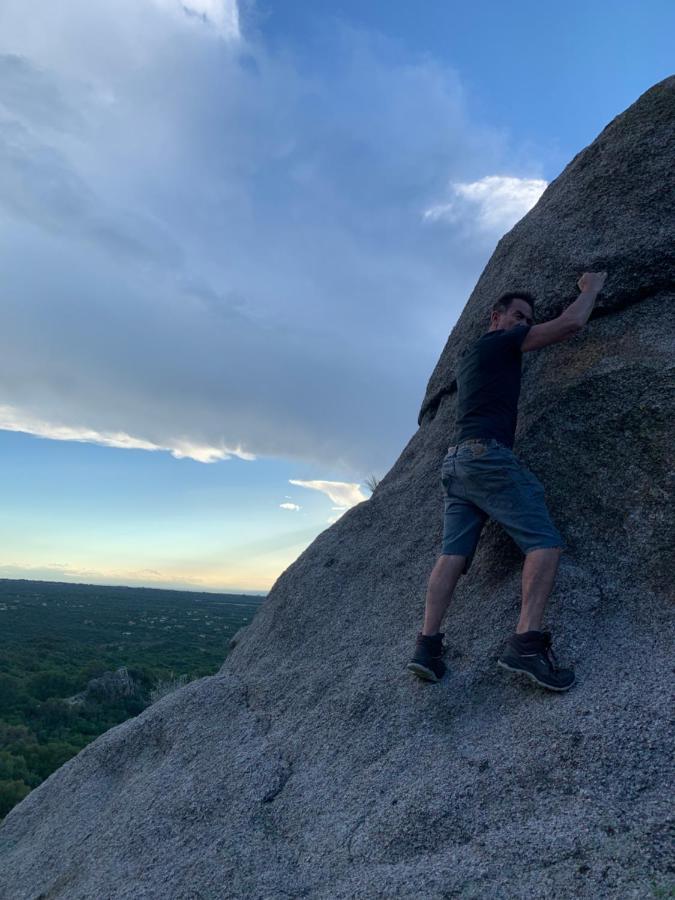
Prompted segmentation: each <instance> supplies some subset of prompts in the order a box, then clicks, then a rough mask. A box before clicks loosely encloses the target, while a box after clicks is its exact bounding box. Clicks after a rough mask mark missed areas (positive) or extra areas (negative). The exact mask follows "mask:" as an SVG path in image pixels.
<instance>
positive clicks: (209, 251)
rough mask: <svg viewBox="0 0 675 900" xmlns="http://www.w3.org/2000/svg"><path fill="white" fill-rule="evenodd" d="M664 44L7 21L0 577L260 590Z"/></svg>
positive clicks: (2, 112)
mask: <svg viewBox="0 0 675 900" xmlns="http://www.w3.org/2000/svg"><path fill="white" fill-rule="evenodd" d="M674 32H675V6H673V5H672V3H670V2H666V0H663V2H661V0H652V2H649V3H644V2H642V3H638V2H609V0H607V2H604V0H603V2H597V0H595V2H594V0H584V2H578V0H571V2H568V3H566V4H564V6H560V5H559V7H556V8H553V7H552V6H549V7H544V6H542V4H541V3H535V2H530V0H523V2H514V3H511V4H497V3H494V2H486V0H474V2H472V3H471V4H467V3H464V4H460V3H456V2H448V0H443V2H442V0H427V2H425V3H424V4H421V5H420V4H412V3H409V2H403V0H386V2H385V0H345V2H339V0H332V2H329V0H312V2H311V3H309V2H307V0H303V2H300V0H285V2H280V0H275V2H273V0H239V2H236V0H182V2H181V0H97V3H95V4H92V3H90V2H89V0H69V2H67V3H59V4H54V3H50V2H47V0H0V310H2V328H1V329H0V342H1V346H2V353H0V458H1V460H2V466H1V467H0V492H1V493H0V495H1V497H2V503H1V504H0V577H3V578H35V579H42V580H50V581H77V582H87V583H92V584H96V583H99V584H128V585H143V586H149V587H153V586H154V587H172V588H180V589H193V590H212V591H231V592H238V591H245V592H251V593H264V592H266V591H268V590H269V589H270V587H271V586H272V585H273V583H274V581H275V580H276V578H277V577H278V576H279V575H280V574H281V573H282V572H283V570H284V569H286V568H287V567H288V566H289V565H290V564H291V563H292V562H293V560H294V559H296V558H297V556H298V555H299V554H300V553H301V552H302V551H303V550H304V549H305V548H306V547H307V546H308V545H309V544H310V543H311V542H312V541H313V539H314V538H315V537H316V536H317V535H318V534H319V533H321V532H322V531H323V530H324V529H326V528H328V527H330V526H331V524H332V523H334V522H335V521H337V519H338V518H339V517H340V516H341V515H342V514H343V513H344V511H345V510H346V509H348V508H350V507H351V506H353V505H354V504H356V503H359V502H367V499H368V497H369V496H370V491H369V489H368V486H367V480H368V479H370V478H372V477H373V476H374V477H375V478H381V477H382V476H384V475H385V474H386V472H387V471H388V470H389V469H390V468H391V467H392V465H393V464H394V463H395V461H396V459H397V458H398V455H399V454H400V452H401V450H402V449H403V447H404V446H405V445H406V443H407V442H408V441H409V439H410V438H411V437H412V435H413V434H414V433H415V431H416V429H417V414H418V411H419V407H420V404H421V402H422V399H423V396H424V392H425V388H426V383H427V380H428V378H429V376H430V374H431V371H432V369H433V367H434V365H435V363H436V361H437V359H438V356H439V355H440V352H441V350H442V348H443V346H444V344H445V341H446V339H447V336H448V334H449V332H450V331H451V329H452V327H453V325H454V323H455V321H456V320H457V318H458V316H459V314H460V312H461V310H462V308H463V306H464V304H465V303H466V300H467V299H468V296H469V294H470V293H471V290H472V289H473V286H474V284H475V282H476V280H477V279H478V277H479V276H480V273H481V271H482V270H483V268H484V266H485V265H486V263H487V261H488V259H489V258H490V255H491V253H492V251H493V250H494V248H495V246H496V244H497V241H498V240H499V238H500V237H501V236H502V235H503V234H504V233H506V232H507V231H509V230H510V228H512V227H513V225H515V223H516V222H517V221H518V220H519V219H520V218H521V217H522V216H523V215H524V214H526V213H527V212H528V210H529V209H531V208H532V206H534V204H535V203H536V202H537V200H538V199H539V197H540V196H541V194H542V192H543V190H544V189H545V188H546V185H547V184H548V183H550V181H551V180H553V179H554V178H555V177H556V176H557V175H559V174H560V172H561V171H562V170H563V169H564V167H565V166H566V165H567V163H568V162H569V161H570V160H571V159H572V157H573V156H574V155H575V154H576V153H578V152H579V151H580V150H582V149H583V148H584V147H585V146H587V145H588V144H589V143H590V142H591V141H592V140H593V139H594V138H595V137H596V136H597V134H598V133H599V132H600V131H601V130H602V129H603V128H604V127H605V126H606V125H607V124H608V123H609V122H610V121H611V119H612V118H614V116H616V115H617V114H619V113H620V112H622V111H623V110H624V109H625V108H626V107H627V106H629V105H630V104H631V103H633V102H634V101H635V100H636V99H637V98H638V97H639V96H640V94H641V93H643V92H644V91H645V90H647V89H648V88H649V87H650V86H651V85H653V84H655V83H656V82H658V81H660V80H662V79H663V78H665V77H667V76H668V75H670V74H672V49H671V47H672V35H673V33H674ZM508 288H509V285H506V284H505V286H504V289H505V290H507V289H508Z"/></svg>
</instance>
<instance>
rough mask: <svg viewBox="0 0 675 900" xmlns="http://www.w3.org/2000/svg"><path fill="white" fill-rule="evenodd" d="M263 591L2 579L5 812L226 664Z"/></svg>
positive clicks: (0, 706)
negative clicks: (171, 694)
mask: <svg viewBox="0 0 675 900" xmlns="http://www.w3.org/2000/svg"><path fill="white" fill-rule="evenodd" d="M263 599H264V596H262V595H260V596H258V595H247V594H241V595H240V594H211V593H201V592H200V593H198V592H192V591H173V590H158V589H155V588H127V587H101V586H98V585H86V584H66V583H53V582H41V581H24V580H13V579H12V580H10V579H0V819H1V818H2V817H4V816H5V815H7V813H8V812H9V811H10V809H12V807H13V806H15V805H16V804H17V803H18V802H19V801H20V800H22V799H23V798H24V797H25V796H26V795H27V794H28V793H29V792H30V791H31V790H33V788H35V787H37V786H38V785H39V784H40V783H41V782H42V781H44V779H45V778H47V777H48V776H49V775H50V774H51V773H52V772H53V771H54V770H55V769H57V768H58V767H59V766H61V765H63V763H65V762H66V761H67V760H68V759H70V758H71V757H72V756H74V755H75V754H76V753H78V752H79V751H80V750H81V749H82V748H83V747H85V746H86V745H87V744H88V743H89V742H90V741H92V740H94V738H96V737H98V735H100V734H102V733H103V732H104V731H106V730H107V729H108V728H112V727H113V726H114V725H118V724H120V723H121V722H123V721H125V720H126V719H128V718H129V717H131V716H135V715H138V713H140V712H141V711H142V710H143V709H145V708H146V707H147V706H148V705H149V704H150V703H152V702H154V701H155V700H156V699H158V698H159V697H160V696H162V695H163V694H164V693H166V692H168V691H170V690H172V689H174V688H175V687H179V686H180V685H181V684H184V683H187V682H188V681H192V680H193V679H195V678H201V677H203V676H205V675H212V674H214V673H215V672H217V671H218V669H219V668H220V666H221V665H222V663H223V660H224V658H225V656H226V655H227V650H228V645H229V641H230V639H231V638H232V636H233V635H234V634H235V632H237V631H238V630H239V629H240V628H242V627H244V626H246V625H247V624H248V623H249V622H250V621H251V619H252V618H253V616H254V615H255V613H256V611H257V609H258V607H259V606H260V603H261V602H262V600H263Z"/></svg>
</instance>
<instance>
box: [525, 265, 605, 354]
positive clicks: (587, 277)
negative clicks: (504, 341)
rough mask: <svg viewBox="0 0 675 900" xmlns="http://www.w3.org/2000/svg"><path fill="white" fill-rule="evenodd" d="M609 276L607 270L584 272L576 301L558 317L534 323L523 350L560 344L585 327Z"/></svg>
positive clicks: (578, 285)
mask: <svg viewBox="0 0 675 900" xmlns="http://www.w3.org/2000/svg"><path fill="white" fill-rule="evenodd" d="M606 278H607V272H584V274H583V275H582V276H581V278H580V279H579V281H578V282H577V287H578V288H579V290H580V291H581V293H580V294H579V296H578V297H577V299H576V300H575V301H574V303H570V305H569V306H568V307H567V309H566V310H564V312H562V313H561V314H560V315H559V316H558V318H557V319H551V320H550V321H549V322H542V323H541V325H533V326H532V328H530V330H529V331H528V333H527V335H526V336H525V340H524V341H523V343H522V344H521V347H520V349H521V351H522V352H523V353H527V352H528V351H530V350H541V348H542V347H548V346H549V344H558V343H560V341H565V340H567V338H570V337H572V335H574V334H577V333H578V332H579V331H581V329H582V328H583V327H584V325H585V324H586V322H588V319H589V317H590V315H591V312H592V311H593V306H594V305H595V300H596V297H597V296H598V294H599V293H600V291H601V290H602V286H603V285H604V283H605V279H606Z"/></svg>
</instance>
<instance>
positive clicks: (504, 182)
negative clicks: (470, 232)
mask: <svg viewBox="0 0 675 900" xmlns="http://www.w3.org/2000/svg"><path fill="white" fill-rule="evenodd" d="M546 187H547V182H546V181H543V180H542V179H541V178H514V177H509V176H503V175H486V176H485V177H484V178H481V179H480V180H479V181H473V182H469V183H466V184H463V183H461V182H458V183H455V184H451V185H450V191H451V198H450V199H449V200H448V201H446V202H443V203H438V204H436V205H434V206H430V207H429V208H428V209H427V210H425V212H424V219H425V220H426V221H427V222H444V223H446V224H452V225H455V224H462V225H464V226H465V227H467V228H471V227H472V226H473V227H477V228H479V229H481V230H483V231H488V232H492V233H494V234H497V235H501V234H503V233H504V232H505V231H507V230H508V229H510V228H512V227H513V226H514V225H515V224H516V222H518V221H519V220H520V219H522V217H523V216H524V215H525V214H526V213H527V212H529V211H530V210H531V209H532V207H533V206H534V205H535V204H536V202H537V201H538V200H539V198H540V197H541V195H542V194H543V193H544V191H545V190H546Z"/></svg>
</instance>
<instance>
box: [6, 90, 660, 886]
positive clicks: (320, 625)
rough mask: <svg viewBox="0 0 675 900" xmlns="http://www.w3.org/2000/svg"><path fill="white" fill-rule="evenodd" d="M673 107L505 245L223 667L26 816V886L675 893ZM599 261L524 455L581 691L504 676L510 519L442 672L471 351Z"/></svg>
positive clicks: (548, 374) (565, 177)
mask: <svg viewBox="0 0 675 900" xmlns="http://www.w3.org/2000/svg"><path fill="white" fill-rule="evenodd" d="M674 123H675V77H673V78H669V79H667V80H666V81H663V82H662V83H660V84H658V85H656V86H655V87H653V88H652V89H651V90H649V91H648V92H647V93H646V94H644V95H643V96H642V97H641V98H640V99H639V100H638V101H637V103H635V104H634V105H633V106H632V107H630V109H628V110H627V111H626V112H624V113H623V114H622V115H620V116H618V117H617V118H616V119H615V120H614V121H612V122H611V123H610V124H609V125H608V126H607V127H606V128H605V130H604V131H603V132H602V134H600V136H599V137H598V138H597V139H596V140H595V141H594V142H593V143H592V144H591V145H590V147H588V148H587V149H586V150H584V151H583V152H582V153H580V154H579V155H578V156H577V157H575V159H574V160H573V161H572V162H571V163H570V164H569V166H568V167H567V168H566V169H565V171H564V172H563V173H562V174H561V175H560V177H559V178H557V179H556V180H555V181H554V182H553V183H552V184H551V185H550V187H549V188H548V190H547V191H546V192H545V194H544V195H543V197H542V198H541V200H540V201H539V203H538V204H537V206H536V207H535V208H534V209H533V210H532V212H530V213H529V214H528V215H527V216H526V217H525V218H524V219H523V220H522V221H521V222H520V223H519V224H518V225H517V226H516V227H515V228H514V229H513V230H512V231H511V232H509V234H508V235H506V236H505V237H504V238H503V239H502V240H501V241H500V243H499V245H498V247H497V249H496V251H495V253H494V255H493V257H492V259H491V260H490V262H489V264H488V265H487V267H486V269H485V271H484V273H483V274H482V276H481V278H480V280H479V282H478V284H477V286H476V288H475V290H474V292H473V294H472V295H471V297H470V299H469V302H468V304H467V306H466V309H465V310H464V312H463V314H462V316H461V318H460V320H459V322H458V323H457V325H456V326H455V328H454V329H453V332H452V334H451V335H450V338H449V340H448V343H447V346H446V348H445V350H444V352H443V354H442V356H441V359H440V361H439V364H438V366H437V367H436V369H435V371H434V373H433V375H432V378H431V381H430V383H429V390H428V392H427V396H426V398H425V400H424V404H423V407H422V412H421V416H420V427H419V430H418V431H417V432H416V433H415V434H414V436H413V437H412V438H411V440H410V442H409V443H408V445H407V446H406V447H405V449H404V450H403V452H402V453H401V456H400V458H399V459H398V461H397V462H396V464H395V465H394V467H393V468H392V470H391V471H390V472H389V473H388V474H387V476H386V477H385V478H384V479H383V480H382V481H381V482H380V484H379V486H378V487H377V488H376V490H375V492H374V494H373V496H372V497H371V498H370V499H369V500H367V501H365V502H363V503H361V504H359V505H358V506H356V507H354V508H353V509H351V510H349V511H348V512H347V513H346V514H345V515H344V516H343V517H342V518H341V519H340V520H339V521H338V522H337V523H336V524H335V525H333V526H332V527H331V528H329V529H328V530H326V531H324V532H323V533H322V534H321V535H319V537H318V538H317V539H316V540H315V541H314V543H313V544H312V545H311V546H310V547H309V548H308V549H307V550H306V551H305V552H304V553H303V554H302V555H301V556H300V557H299V559H298V560H297V561H296V562H295V563H294V564H293V565H292V566H290V567H289V568H288V569H287V570H286V571H285V572H284V573H283V574H282V575H281V577H280V578H279V579H278V581H277V582H276V584H275V586H274V588H273V590H272V591H271V593H270V595H269V597H268V599H267V600H266V602H265V603H264V604H263V606H262V608H261V610H260V612H259V613H258V615H257V616H256V618H255V619H254V621H253V623H252V624H251V626H250V627H249V628H248V629H247V630H246V631H245V632H244V633H243V635H242V637H241V640H240V641H239V642H238V643H237V645H236V646H235V648H234V649H233V650H232V652H231V653H230V655H229V657H228V659H227V661H226V663H225V665H224V666H223V668H222V670H221V672H220V673H219V674H218V675H216V676H214V677H211V678H205V679H202V680H200V681H198V682H194V683H193V684H190V685H188V686H186V687H185V688H183V689H182V690H180V691H178V692H176V693H174V694H172V695H170V696H168V697H166V698H165V699H163V700H161V701H159V702H158V703H156V704H154V705H153V706H152V707H151V708H149V709H148V710H147V711H146V712H144V713H143V714H142V715H140V716H138V717H137V718H135V719H133V720H131V721H129V722H127V723H125V724H123V725H121V726H119V727H117V728H114V729H112V730H111V731H109V732H108V733H107V734H105V735H103V736H102V737H100V738H99V739H98V740H97V741H95V742H94V743H93V744H92V745H90V746H89V747H87V748H86V749H85V750H84V751H83V752H82V753H80V754H79V755H78V756H77V757H76V758H75V759H74V760H72V761H71V762H69V763H68V764H67V765H65V766H63V768H61V769H60V770H59V771H58V772H56V773H55V774H54V775H53V776H52V777H51V778H49V779H48V780H47V781H46V782H45V783H44V784H43V785H42V786H41V787H39V788H38V789H37V790H35V791H34V792H33V793H31V794H30V795H29V796H28V797H27V798H26V799H25V800H24V801H23V802H22V803H21V804H20V805H19V806H18V807H17V808H16V809H15V810H14V811H13V812H12V813H10V815H9V816H8V817H7V819H6V822H5V824H4V826H3V827H2V829H1V830H0V894H1V896H2V897H3V898H7V900H22V898H38V897H40V898H44V900H46V898H50V900H52V898H54V900H55V898H68V900H77V898H129V900H142V898H157V900H167V898H185V900H188V898H193V900H207V898H208V900H216V898H266V900H267V898H269V900H280V898H296V897H308V898H317V900H318V898H323V900H338V898H345V900H346V898H387V900H389V898H410V900H412V898H415V900H417V898H421V900H441V898H451V897H464V898H481V900H483V898H486V897H489V898H505V900H506V898H508V900H512V898H567V897H585V898H594V900H597V898H612V900H615V898H619V897H620V898H643V897H644V898H652V897H658V896H669V894H668V893H667V892H668V890H669V888H668V885H669V882H668V878H669V877H671V876H669V874H668V873H669V871H671V869H670V866H671V865H672V856H670V855H669V854H670V848H671V844H670V843H669V840H668V831H667V827H668V817H669V813H670V812H671V809H670V804H669V797H670V789H671V788H672V783H670V782H669V780H668V779H669V772H671V769H670V752H669V751H670V747H669V742H668V728H667V723H668V690H667V687H668V682H669V680H670V675H671V672H672V656H671V646H672V645H671V640H672V633H673V632H672V623H673V614H672V607H671V606H669V600H670V599H671V598H670V597H669V594H670V593H671V591H672V572H673V567H672V563H673V559H672V555H671V554H672V548H673V544H674V541H673V537H674V536H673V527H672V523H673V517H672V508H673V507H672V494H669V481H668V479H669V476H672V471H671V470H672V461H673V446H674V442H673V433H672V421H673V381H672V375H673V357H674V355H675V354H674V348H675V316H674V314H673V313H674V307H673V301H674V300H675V254H674V252H673V251H674V248H675V217H674V216H673V211H674V210H675V197H674V196H673V189H674V185H675V179H674V178H673V171H675V159H674V151H675V127H674ZM599 268H606V269H607V270H608V272H609V278H608V281H607V284H606V289H605V291H604V292H603V296H602V298H601V300H600V302H599V304H598V308H597V310H596V312H595V314H594V316H593V318H592V319H591V321H590V323H589V325H588V326H587V328H586V329H585V330H584V331H583V332H582V333H581V334H580V335H578V336H577V337H575V338H574V339H572V340H570V341H568V342H565V343H563V344H560V345H557V346H554V347H550V348H548V349H546V350H542V351H540V352H538V353H534V354H529V355H528V356H527V357H526V365H525V371H524V380H523V393H522V400H521V418H520V427H519V432H518V437H517V445H516V450H517V451H519V452H520V454H521V456H522V457H523V458H524V460H525V461H526V463H527V464H528V465H529V466H530V467H531V468H532V469H533V470H534V471H535V472H536V473H537V475H539V477H540V478H541V479H542V481H543V482H544V484H545V485H546V488H547V495H548V500H549V503H550V507H551V510H552V514H553V518H554V520H555V521H556V523H557V524H558V526H559V528H560V529H561V530H562V532H563V534H564V535H565V537H566V539H567V542H568V545H569V550H568V552H567V553H566V554H565V555H564V556H563V559H562V562H561V569H560V574H559V578H558V580H557V583H556V587H555V589H554V593H553V596H552V600H551V603H550V607H549V611H548V616H547V624H548V625H549V626H550V627H551V628H552V630H553V631H554V634H555V637H556V647H557V649H558V650H559V651H560V653H561V655H562V657H563V659H564V661H567V662H570V663H572V664H573V665H574V666H575V668H576V671H577V676H578V685H577V686H576V687H575V688H574V689H573V690H572V691H570V692H569V693H568V694H562V695H556V694H550V693H547V692H544V691H542V690H541V689H538V688H536V687H534V686H532V685H530V684H529V683H523V682H522V681H520V680H519V679H518V678H517V677H514V676H509V675H508V674H506V673H504V672H503V671H502V670H500V669H498V668H497V667H496V666H495V658H496V655H497V653H498V651H499V649H500V646H501V643H502V641H503V640H504V639H505V638H506V637H507V635H508V634H509V633H510V632H511V630H512V629H513V626H514V623H515V621H516V617H517V611H518V606H519V576H520V562H521V558H520V554H519V553H518V551H517V550H516V549H515V547H514V546H513V545H512V544H511V542H510V540H509V539H508V538H507V537H505V536H504V534H503V532H502V531H501V530H500V529H499V528H498V527H496V526H492V525H490V526H488V528H487V529H486V531H485V532H484V537H483V539H482V542H481V545H480V549H479V552H478V553H477V555H476V558H475V560H474V564H473V567H472V570H471V572H470V575H469V577H467V578H466V579H462V582H461V585H460V588H459V589H458V592H457V594H456V598H455V600H454V603H453V606H452V607H451V611H450V613H449V617H448V621H447V633H448V639H449V643H450V646H451V651H450V657H449V663H450V667H451V671H450V675H449V677H447V678H445V679H444V680H443V681H442V682H441V684H439V685H426V684H422V683H420V682H418V681H416V680H414V679H413V678H411V676H409V675H408V674H407V673H406V672H405V670H404V666H405V663H406V662H407V659H408V656H409V653H410V650H411V646H412V642H413V639H414V636H415V633H416V631H417V629H418V627H419V624H420V619H421V614H422V609H423V602H424V591H425V586H426V581H427V576H428V574H429V570H430V569H431V567H432V565H433V563H434V561H435V559H436V556H437V553H438V551H439V543H440V537H441V511H442V501H441V496H442V495H441V485H440V471H439V468H440V463H441V460H442V458H443V456H444V453H445V449H446V446H447V444H448V443H449V441H450V439H451V437H452V430H453V428H452V426H453V417H454V409H455V393H454V381H453V379H454V372H455V366H456V361H457V356H458V353H459V351H460V348H461V347H462V345H463V344H464V342H465V341H467V340H469V339H471V338H474V337H476V336H477V335H479V334H480V333H481V332H482V331H484V330H485V329H486V328H487V322H488V310H489V307H490V305H491V303H492V301H493V300H494V299H495V297H496V295H497V294H499V293H501V292H502V291H504V290H508V289H511V288H518V287H520V288H522V289H525V290H529V291H532V292H534V293H535V294H536V295H538V296H539V297H540V298H541V303H540V307H539V310H538V316H539V317H540V318H546V317H550V316H553V315H555V314H557V313H558V312H559V311H560V310H561V309H562V308H563V307H564V306H565V305H566V304H567V303H569V302H570V301H571V300H572V299H573V297H574V296H575V283H576V280H577V277H578V275H579V274H580V273H581V272H582V271H583V270H584V269H599ZM670 486H671V488H672V482H671V484H670ZM670 799H672V798H670ZM671 821H672V820H671Z"/></svg>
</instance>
